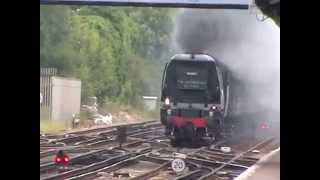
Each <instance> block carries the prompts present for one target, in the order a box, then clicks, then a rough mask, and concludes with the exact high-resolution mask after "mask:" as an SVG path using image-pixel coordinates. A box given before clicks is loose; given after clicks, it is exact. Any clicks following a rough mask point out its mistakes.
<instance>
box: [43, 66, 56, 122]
mask: <svg viewBox="0 0 320 180" xmlns="http://www.w3.org/2000/svg"><path fill="white" fill-rule="evenodd" d="M56 73H57V69H55V68H40V93H41V94H42V97H43V100H42V103H41V104H40V120H50V119H51V99H52V83H51V77H53V76H55V75H56Z"/></svg>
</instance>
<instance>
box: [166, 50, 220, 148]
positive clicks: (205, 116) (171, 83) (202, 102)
mask: <svg viewBox="0 0 320 180" xmlns="http://www.w3.org/2000/svg"><path fill="white" fill-rule="evenodd" d="M222 79H223V78H222V74H221V72H220V70H219V69H218V67H217V65H216V62H215V60H214V59H213V58H212V57H211V56H208V55H204V54H179V55H175V56H174V57H173V58H172V59H171V61H170V62H169V63H168V64H167V65H166V68H165V71H164V74H163V83H162V94H161V109H160V117H161V122H162V124H163V125H165V127H166V135H168V136H170V138H171V139H172V142H174V144H175V143H176V142H182V141H186V142H191V141H196V142H197V141H199V140H205V139H210V138H211V137H216V136H218V135H219V133H220V132H221V126H222V123H223V122H222V121H223V110H224V106H223V104H224V92H223V82H222Z"/></svg>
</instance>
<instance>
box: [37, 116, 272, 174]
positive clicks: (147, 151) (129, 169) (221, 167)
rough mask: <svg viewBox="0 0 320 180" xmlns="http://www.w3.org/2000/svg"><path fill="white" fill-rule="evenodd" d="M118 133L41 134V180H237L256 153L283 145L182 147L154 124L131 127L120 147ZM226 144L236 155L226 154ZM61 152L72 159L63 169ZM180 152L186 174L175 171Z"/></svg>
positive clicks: (108, 130) (230, 143)
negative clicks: (59, 158) (58, 156)
mask: <svg viewBox="0 0 320 180" xmlns="http://www.w3.org/2000/svg"><path fill="white" fill-rule="evenodd" d="M116 135H117V131H116V128H114V127H108V128H100V129H97V130H93V129H92V130H87V131H82V132H79V133H74V132H73V133H69V134H65V135H63V136H54V135H51V137H44V136H41V137H40V138H41V139H40V142H41V143H42V144H40V146H41V147H42V151H40V179H42V180H55V179H70V180H71V179H72V180H75V179H77V180H83V179H101V180H103V179H133V180H137V179H176V180H178V179H179V180H186V179H187V180H188V179H201V180H202V179H213V178H216V179H232V178H234V177H237V176H238V175H239V174H240V173H242V172H243V171H245V170H246V169H248V168H249V167H250V166H252V165H253V164H255V163H256V162H257V161H258V160H259V158H257V156H255V155H256V153H253V152H252V151H253V150H255V151H259V152H261V153H260V154H262V153H267V152H269V151H271V150H272V149H275V148H276V146H277V143H278V142H275V141H274V138H270V139H266V140H264V141H257V142H250V143H248V142H246V141H242V142H243V143H241V141H239V140H237V141H231V140H225V141H219V142H215V143H214V144H213V145H211V146H209V147H201V148H192V149H189V148H182V149H177V148H173V147H171V146H170V143H169V140H168V139H167V138H166V137H164V136H163V128H162V126H161V125H160V124H159V123H154V122H151V123H140V124H134V125H129V126H128V128H127V135H128V136H127V141H126V142H125V143H124V144H123V145H122V147H121V148H120V147H119V144H118V142H117V138H116ZM235 142H238V143H235ZM246 143H247V144H246ZM57 144H58V145H59V146H58V145H57ZM239 144H241V145H239ZM222 146H228V147H231V149H232V151H231V152H222V151H221V149H220V148H221V147H222ZM45 148H46V149H45ZM40 150H41V148H40ZM58 150H64V151H65V152H67V153H68V154H69V156H70V164H69V166H68V168H67V169H64V170H63V171H62V170H60V169H59V167H58V166H56V165H55V163H54V162H53V161H52V160H53V159H54V157H55V155H56V153H57V152H58ZM177 152H178V153H180V154H184V155H185V159H184V161H185V162H186V168H185V170H184V171H183V172H181V173H175V172H174V171H173V170H172V169H171V161H172V160H173V159H174V158H175V154H177ZM50 160H51V161H50Z"/></svg>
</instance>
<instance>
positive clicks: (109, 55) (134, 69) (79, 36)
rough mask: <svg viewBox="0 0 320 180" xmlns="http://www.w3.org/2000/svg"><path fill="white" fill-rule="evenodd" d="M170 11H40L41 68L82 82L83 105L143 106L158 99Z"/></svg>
mask: <svg viewBox="0 0 320 180" xmlns="http://www.w3.org/2000/svg"><path fill="white" fill-rule="evenodd" d="M173 13H174V11H173V10H171V9H163V8H162V9H161V8H132V7H92V6H90V7H87V6H81V7H77V6H40V65H41V67H56V68H57V69H58V71H59V75H61V76H72V77H76V78H79V79H81V81H82V101H84V102H85V101H86V98H87V97H89V96H97V97H98V100H99V102H98V103H99V104H104V103H105V102H106V101H111V102H116V103H120V104H125V105H132V106H137V107H139V106H141V96H142V95H158V93H159V87H160V86H159V85H160V84H159V83H160V81H159V80H160V78H161V73H160V72H161V71H160V67H161V66H159V64H161V61H163V60H162V59H163V57H167V55H166V53H168V52H169V46H168V43H169V40H170V32H171V30H172V29H171V28H172V24H173V20H172V15H173Z"/></svg>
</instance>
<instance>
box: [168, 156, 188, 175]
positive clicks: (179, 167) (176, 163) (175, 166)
mask: <svg viewBox="0 0 320 180" xmlns="http://www.w3.org/2000/svg"><path fill="white" fill-rule="evenodd" d="M185 167H186V163H185V162H184V161H183V160H182V159H174V160H173V161H172V162H171V168H172V170H173V171H174V172H176V173H179V172H182V171H183V170H184V168H185Z"/></svg>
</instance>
